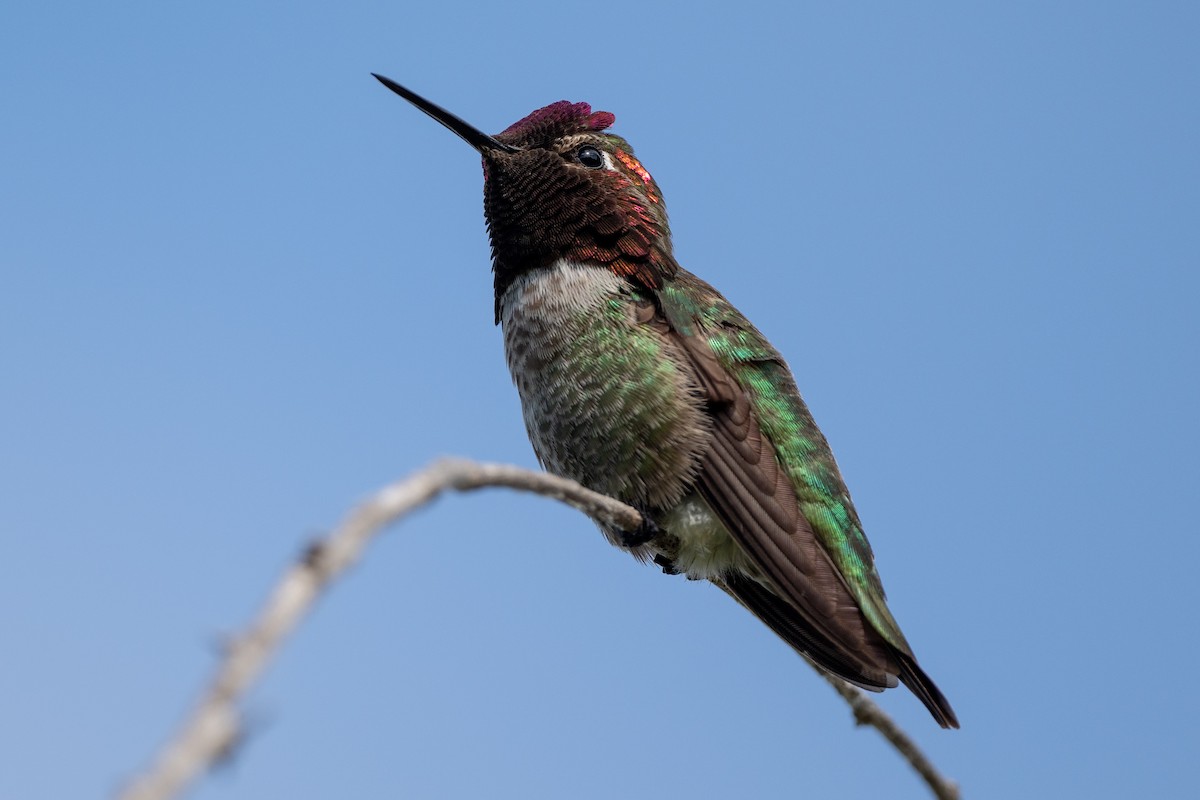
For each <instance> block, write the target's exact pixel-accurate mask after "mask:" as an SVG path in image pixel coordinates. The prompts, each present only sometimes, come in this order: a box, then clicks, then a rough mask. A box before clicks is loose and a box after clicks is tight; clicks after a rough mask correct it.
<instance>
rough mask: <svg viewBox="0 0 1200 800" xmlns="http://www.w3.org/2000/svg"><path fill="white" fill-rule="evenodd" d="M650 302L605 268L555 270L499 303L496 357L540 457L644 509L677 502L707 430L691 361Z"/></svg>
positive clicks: (528, 280)
mask: <svg viewBox="0 0 1200 800" xmlns="http://www.w3.org/2000/svg"><path fill="white" fill-rule="evenodd" d="M648 310H650V306H649V305H648V301H646V300H645V298H642V297H640V296H639V295H638V294H637V293H636V292H635V291H633V289H632V288H631V287H630V286H629V285H628V284H627V283H626V282H625V281H624V280H623V279H621V278H620V277H618V276H616V275H614V274H613V273H612V272H610V271H608V270H606V269H600V268H596V267H588V266H580V265H576V264H570V263H566V262H560V263H559V264H556V265H554V266H553V267H550V268H548V269H544V270H538V271H535V272H531V273H528V274H526V275H524V276H522V277H520V278H518V279H517V280H516V281H515V282H514V283H513V284H512V286H510V287H509V288H508V290H507V291H506V292H505V294H504V296H503V297H502V298H501V324H502V325H503V329H504V345H505V353H506V356H507V359H508V367H509V370H510V371H511V372H512V377H513V382H514V383H515V384H516V387H517V391H518V393H519V394H520V396H521V405H522V409H523V412H524V417H525V426H526V428H527V430H528V432H529V438H530V441H531V442H532V443H533V448H534V451H535V452H536V453H537V456H538V459H539V460H540V461H541V462H542V464H543V465H544V466H545V467H546V468H547V469H548V470H550V471H551V472H555V473H557V474H560V475H564V476H566V477H569V478H573V479H574V480H577V481H579V482H580V483H582V484H584V485H585V486H589V487H590V488H593V489H595V490H596V491H599V492H603V493H605V494H608V495H611V496H614V497H617V498H620V499H622V500H625V501H626V502H630V503H633V504H636V505H639V506H641V507H643V508H645V509H647V510H650V509H655V508H665V507H668V506H671V505H673V504H674V503H676V502H678V501H679V499H680V498H681V497H682V496H683V495H684V493H685V491H686V490H687V489H688V488H689V487H690V485H691V483H692V481H693V480H694V478H695V475H696V472H697V471H698V469H699V461H700V458H701V456H702V455H703V452H704V450H705V449H706V447H707V442H708V437H709V435H710V434H709V431H710V425H709V422H708V418H707V417H706V415H705V414H704V410H703V406H702V400H701V399H700V396H699V392H698V390H697V387H696V381H695V379H694V377H693V373H692V370H691V367H690V365H689V364H688V363H687V360H686V358H685V357H684V355H683V353H682V352H681V351H680V348H679V346H678V345H677V344H676V343H675V342H674V341H673V340H672V339H671V337H670V335H669V333H667V332H665V331H664V330H663V329H662V328H661V327H659V326H655V325H653V324H647V313H646V312H647V311H648Z"/></svg>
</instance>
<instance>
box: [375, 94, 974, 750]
mask: <svg viewBox="0 0 1200 800" xmlns="http://www.w3.org/2000/svg"><path fill="white" fill-rule="evenodd" d="M375 77H376V78H378V79H379V80H380V81H381V82H382V83H383V84H384V85H385V86H387V87H388V88H389V89H391V90H392V91H394V92H395V93H396V94H398V95H400V96H401V97H403V98H405V99H406V100H408V101H410V102H412V103H413V104H414V105H416V106H417V107H418V108H420V109H421V110H422V111H424V112H425V113H426V114H428V115H429V116H431V117H433V118H434V119H436V120H437V121H438V122H440V123H442V124H443V125H445V126H446V127H447V128H449V129H450V130H451V131H453V132H454V133H456V134H458V135H459V136H461V137H462V138H463V139H464V140H466V142H467V143H468V144H470V145H471V146H472V147H473V148H475V150H476V151H478V152H479V154H480V155H481V156H482V157H483V174H484V188H483V204H484V213H485V215H486V217H487V229H488V234H489V236H490V237H491V245H492V272H493V275H494V279H495V289H496V322H497V323H498V324H500V325H501V326H502V327H503V331H504V349H505V353H506V356H507V359H508V366H509V369H510V370H511V372H512V376H513V382H514V383H515V384H516V386H517V391H518V393H519V394H520V396H521V406H522V409H523V411H524V416H525V427H526V428H527V430H528V432H529V438H530V440H531V441H532V443H533V449H534V452H535V453H536V454H537V457H538V460H539V461H540V462H541V463H542V465H543V466H544V467H545V468H546V469H547V470H549V471H550V472H553V473H556V474H558V475H562V476H565V477H567V478H572V479H574V480H575V481H578V482H579V483H581V484H583V485H584V486H587V487H589V488H591V489H594V490H595V491H598V492H601V493H603V494H606V495H609V496H611V497H615V498H617V499H619V500H622V501H624V502H625V503H628V504H629V505H631V506H634V507H636V508H637V509H639V510H640V511H641V512H642V515H643V517H645V518H646V523H645V524H644V525H643V528H642V529H641V530H638V531H623V530H614V529H611V528H604V529H603V530H604V533H605V535H606V536H607V537H608V539H609V541H611V542H612V543H613V544H615V545H617V546H619V547H622V548H624V549H626V550H628V551H629V552H631V553H632V554H633V555H634V556H635V557H636V558H638V559H640V560H642V561H647V560H653V561H654V562H655V563H656V564H658V565H659V566H661V567H662V568H663V570H664V572H667V573H670V574H678V573H682V574H684V575H686V576H687V577H689V578H692V579H706V580H708V581H711V582H712V583H714V584H716V585H717V586H719V587H720V588H721V589H723V590H724V591H726V592H727V593H729V594H730V595H731V596H732V597H733V598H734V599H735V600H737V601H738V602H739V603H741V604H742V605H743V606H745V607H746V608H747V609H749V610H750V611H751V612H752V613H754V614H755V615H756V616H757V617H758V618H759V619H761V620H762V621H763V622H765V623H766V624H767V626H769V627H770V628H771V629H772V630H773V631H775V633H776V634H778V635H779V636H780V638H782V639H783V640H784V641H785V642H787V643H788V644H789V645H791V646H792V647H793V648H795V649H796V650H797V651H799V652H800V653H801V654H803V655H805V656H807V657H808V658H810V659H811V660H812V661H814V662H816V663H817V664H819V665H820V666H821V667H823V668H824V669H826V670H828V671H829V672H831V673H833V674H834V675H837V676H839V677H841V678H844V679H845V680H847V681H850V682H851V683H854V684H856V685H858V686H861V687H863V688H865V689H871V690H875V691H879V690H881V689H884V688H888V687H892V686H895V685H896V682H897V678H899V680H901V681H903V682H904V683H905V684H906V685H907V686H908V687H909V688H910V689H911V690H912V691H913V692H914V693H915V694H916V695H917V697H919V698H920V700H921V702H923V703H924V704H925V706H926V707H927V708H928V709H929V711H930V713H931V714H933V717H934V719H936V720H937V721H938V723H939V724H940V725H942V727H948V728H957V727H958V720H957V718H956V717H955V715H954V711H953V710H952V709H951V708H950V703H949V702H948V701H947V700H946V698H945V697H944V696H943V695H942V693H941V692H940V691H939V690H938V688H937V686H936V685H934V683H933V681H932V680H930V678H929V676H928V675H926V674H925V672H924V671H923V670H922V669H921V668H920V666H918V665H917V661H916V658H915V657H914V656H913V651H912V648H911V647H909V645H908V642H907V641H905V639H904V635H903V634H902V633H901V632H900V627H899V625H897V624H896V621H895V619H893V618H892V614H891V612H890V611H889V610H888V607H887V604H886V602H885V600H884V592H883V585H882V584H881V583H880V580H879V575H878V574H877V573H876V571H875V564H874V558H873V556H872V554H871V546H870V544H869V543H868V542H867V537H866V535H865V534H864V533H863V529H862V525H861V523H860V522H859V519H858V514H857V512H855V510H854V505H853V504H852V503H851V501H850V494H849V492H848V491H847V489H846V485H845V483H844V482H843V481H842V476H841V474H840V473H839V472H838V468H837V464H836V463H835V461H834V458H833V453H832V452H831V451H830V449H829V444H828V443H827V442H826V441H825V437H824V436H823V435H822V434H821V431H820V430H819V429H818V428H817V425H816V423H815V422H814V421H813V418H812V415H811V414H810V413H809V411H808V407H807V406H806V405H805V404H804V401H803V400H802V399H801V397H800V392H799V391H798V390H797V389H796V383H795V380H794V379H793V377H792V374H791V372H790V370H789V369H788V367H787V365H786V364H785V363H784V361H783V358H782V357H781V356H780V355H779V353H778V352H776V351H775V348H773V347H772V346H771V345H770V343H769V342H767V340H766V338H765V337H764V336H763V335H762V334H761V333H759V332H758V329H757V328H755V327H754V326H753V325H752V324H750V322H749V320H747V319H746V318H745V317H744V316H742V314H741V313H740V312H739V311H738V310H737V309H736V308H734V307H733V306H732V305H731V304H730V303H729V301H728V300H726V299H725V298H724V297H722V296H721V294H720V293H719V292H718V291H717V290H716V289H714V288H713V287H711V286H709V285H708V284H707V283H705V282H704V281H702V280H700V279H699V278H697V277H696V276H695V275H692V274H691V273H690V272H688V271H687V270H685V269H683V268H682V267H681V266H679V264H678V263H677V262H676V261H675V258H674V256H673V255H672V253H671V233H670V229H669V227H668V225H667V212H666V208H665V207H664V205H663V199H662V192H660V191H659V188H658V185H657V184H656V183H655V181H654V179H653V178H652V177H650V173H649V172H647V171H646V168H645V167H643V166H642V164H641V163H640V162H639V161H638V160H637V158H636V157H635V156H634V154H633V149H632V148H631V147H630V146H629V143H628V142H626V141H625V140H624V139H622V138H621V137H620V136H615V135H613V134H611V133H606V132H605V131H606V130H607V129H608V128H609V126H611V125H612V124H613V122H614V119H615V118H614V117H613V115H612V114H610V113H608V112H606V111H595V112H593V111H592V109H591V106H589V105H588V104H587V103H569V102H567V101H565V100H563V101H560V102H557V103H552V104H551V105H548V106H546V107H545V108H541V109H538V110H537V111H534V112H533V113H532V114H530V115H529V116H527V117H525V118H524V119H522V120H520V121H518V122H516V123H514V124H512V125H510V126H509V127H508V128H507V129H506V130H505V131H504V132H503V133H500V134H497V135H496V136H488V135H487V134H485V133H482V132H481V131H479V130H478V129H477V128H475V127H473V126H471V125H469V124H468V123H466V122H464V121H463V120H461V119H459V118H458V117H457V116H455V115H454V114H451V113H450V112H448V111H446V110H445V109H443V108H441V107H439V106H437V105H435V104H433V103H431V102H429V101H428V100H426V99H424V98H423V97H421V96H419V95H417V94H415V93H413V92H411V91H409V90H408V89H406V88H404V87H403V86H400V85H399V84H397V83H395V82H394V81H391V80H389V79H387V78H384V77H382V76H380V75H376V76H375Z"/></svg>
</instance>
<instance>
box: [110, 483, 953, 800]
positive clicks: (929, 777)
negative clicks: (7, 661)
mask: <svg viewBox="0 0 1200 800" xmlns="http://www.w3.org/2000/svg"><path fill="white" fill-rule="evenodd" d="M486 487H507V488H510V489H517V490H519V491H526V492H532V493H534V494H538V495H541V496H543V497H550V498H553V499H555V500H558V501H560V502H563V503H566V504H567V505H569V506H571V507H572V508H575V509H577V510H579V511H582V512H583V513H584V514H587V515H588V516H589V517H591V518H592V519H595V520H597V521H598V522H602V523H605V524H607V525H609V526H611V527H615V528H619V529H624V530H634V529H636V528H637V527H638V526H639V525H640V524H641V521H642V517H641V515H640V514H639V513H638V512H637V511H636V510H635V509H633V508H630V507H629V506H627V505H625V504H623V503H620V502H618V501H617V500H614V499H612V498H611V497H606V496H604V495H602V494H597V493H596V492H593V491H591V490H590V489H585V488H584V487H582V486H580V485H579V484H577V483H575V482H574V481H570V480H567V479H565V478H559V477H556V476H554V475H549V474H547V473H544V472H532V471H530V470H526V469H521V468H519V467H513V466H508V465H505V464H481V463H478V462H475V461H466V460H461V459H443V460H440V461H437V462H435V463H433V464H432V465H430V466H429V467H426V468H425V469H423V470H421V471H420V472H417V473H416V474H414V475H412V476H410V477H408V478H406V479H404V480H401V481H398V482H396V483H394V484H392V485H390V486H388V487H386V488H385V489H383V490H382V491H380V492H379V493H378V494H376V495H375V496H374V497H372V498H370V499H369V500H367V501H366V502H364V503H362V504H361V505H359V506H358V507H357V508H356V509H354V510H353V511H352V512H351V513H350V515H349V516H348V517H347V518H346V519H345V521H343V522H342V524H341V525H340V526H338V528H337V529H336V530H334V531H333V533H331V534H330V535H329V536H327V537H326V538H324V539H322V540H320V541H318V542H315V543H314V544H313V545H311V546H310V547H309V548H308V549H306V550H305V552H304V553H303V554H302V556H301V557H300V558H299V559H298V560H297V561H296V563H294V564H292V566H291V567H290V568H289V569H288V570H287V571H286V572H285V573H284V575H283V578H282V579H281V580H280V581H279V583H278V584H277V585H276V587H275V590H274V591H273V592H272V593H271V595H270V597H269V598H268V599H267V602H266V604H265V605H264V606H263V608H262V610H261V611H260V612H259V614H258V616H257V617H256V618H255V619H254V621H253V622H251V624H250V626H249V627H248V628H247V629H246V630H245V631H244V632H243V633H242V634H240V635H239V636H237V637H235V638H234V639H233V640H232V641H230V642H229V644H228V647H227V649H226V652H225V656H224V658H223V660H222V661H221V663H220V664H219V665H218V669H217V673H216V675H215V676H214V677H213V680H212V682H211V683H210V685H209V687H208V689H207V691H205V693H204V695H203V696H202V697H201V698H200V701H199V702H198V703H197V704H196V707H195V708H194V709H193V710H192V713H191V714H190V715H189V716H188V717H187V719H186V720H184V723H183V725H182V727H181V728H180V729H179V730H178V731H177V732H176V734H175V736H174V737H173V738H172V739H170V740H169V741H168V742H167V743H166V744H165V745H164V746H163V748H162V750H161V751H160V752H159V754H158V757H157V758H156V760H155V761H154V763H153V764H152V765H151V766H150V768H149V769H148V770H146V771H145V772H144V773H143V774H141V775H139V776H137V777H136V778H135V779H134V780H133V781H131V782H130V783H129V785H128V786H127V787H126V788H125V789H124V790H123V791H122V792H121V793H120V795H119V796H118V798H119V800H169V798H174V797H177V796H179V794H180V793H181V792H182V791H183V790H184V789H186V788H187V787H188V786H189V785H190V784H191V783H192V782H194V781H195V780H196V779H197V778H199V777H200V776H201V775H202V774H203V773H205V772H207V771H208V770H209V769H211V768H212V767H213V766H214V765H216V764H217V763H219V762H220V761H221V760H222V759H223V758H225V757H226V756H227V755H228V754H229V752H230V751H232V750H233V749H234V748H235V747H236V746H237V744H238V742H239V740H240V738H241V736H242V733H243V731H242V723H241V719H240V713H239V705H240V703H241V700H242V698H243V697H244V696H245V695H246V693H247V692H248V691H249V689H250V687H251V686H252V685H253V684H254V682H255V680H256V679H257V678H258V677H259V675H261V674H262V672H263V670H264V669H265V668H266V666H267V664H268V663H269V662H270V660H271V658H272V657H273V656H274V655H275V654H276V652H277V651H278V650H279V648H280V646H281V645H282V644H283V641H284V639H286V638H287V636H288V634H289V633H291V632H292V630H293V629H294V628H295V627H296V625H297V624H298V623H299V622H300V620H301V619H303V618H304V616H305V614H307V613H308V612H309V610H310V609H311V608H312V607H313V605H314V604H315V602H316V601H317V599H318V598H319V597H320V596H321V594H322V592H323V590H324V589H325V587H326V586H327V585H328V584H329V583H330V582H331V581H333V580H334V579H335V578H337V577H338V576H339V575H341V574H342V573H343V572H345V571H346V570H347V569H349V568H350V567H351V566H353V565H354V564H355V563H357V561H358V560H359V559H360V558H361V557H362V555H363V552H364V550H365V549H366V546H367V544H368V543H369V542H370V541H371V539H372V538H374V537H375V536H376V535H377V534H379V533H380V532H381V531H382V530H383V529H384V528H385V527H386V526H387V525H389V524H391V523H393V522H395V521H397V520H399V519H401V518H402V517H404V516H406V515H407V514H409V513H411V512H412V511H414V510H416V509H417V508H420V507H421V506H423V505H425V504H427V503H429V502H431V501H432V500H434V499H435V498H437V496H438V495H440V494H442V493H443V492H445V491H446V490H449V489H453V490H455V491H460V492H465V491H471V490H473V489H483V488H486ZM821 674H822V675H825V677H826V679H827V680H829V682H830V683H831V684H833V686H834V688H835V689H837V691H838V693H839V694H841V695H842V697H844V698H845V699H846V701H847V702H848V703H850V707H851V709H852V710H853V711H854V717H855V720H856V721H857V722H858V723H859V724H860V725H871V726H873V727H875V728H877V729H878V730H879V731H880V733H882V734H883V735H884V737H885V738H886V739H887V740H888V741H889V742H891V743H892V744H893V745H894V746H895V747H896V749H897V750H898V751H899V752H900V754H901V755H902V756H903V757H904V758H905V759H906V760H907V761H908V762H909V763H910V764H911V765H912V766H913V768H914V769H915V770H916V771H917V772H918V773H919V774H920V775H921V777H922V778H924V779H925V781H926V783H928V784H929V787H930V789H932V790H933V793H934V795H935V796H936V797H938V798H939V800H957V798H958V788H957V786H955V784H954V783H953V782H951V781H948V780H946V779H945V778H943V777H942V776H941V775H939V774H938V772H937V771H936V770H935V769H934V768H933V765H932V764H931V763H930V762H929V760H928V759H927V758H926V757H925V755H924V754H923V753H922V752H921V751H920V750H919V749H918V748H917V746H916V744H915V743H914V742H913V741H912V740H911V739H910V738H909V737H908V736H907V734H905V733H904V732H903V731H901V730H900V729H899V728H898V727H897V726H896V724H895V722H893V721H892V719H891V718H890V717H888V716H887V715H886V714H885V713H884V712H883V711H882V709H880V708H879V707H878V706H877V705H876V704H875V703H873V702H872V701H871V700H869V699H867V698H866V697H865V696H863V695H862V693H861V692H859V691H858V690H856V689H854V688H852V687H850V686H847V685H846V684H845V683H843V682H842V681H841V680H839V679H838V678H834V677H832V676H829V675H826V674H825V673H824V672H822V673H821Z"/></svg>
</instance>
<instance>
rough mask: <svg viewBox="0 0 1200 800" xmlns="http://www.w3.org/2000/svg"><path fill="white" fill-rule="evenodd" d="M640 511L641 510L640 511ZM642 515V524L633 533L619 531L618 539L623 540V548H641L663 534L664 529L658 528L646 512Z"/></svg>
mask: <svg viewBox="0 0 1200 800" xmlns="http://www.w3.org/2000/svg"><path fill="white" fill-rule="evenodd" d="M639 510H640V509H639ZM641 514H642V524H641V525H639V526H637V527H636V528H634V529H633V530H631V531H619V532H618V533H617V537H618V538H619V539H620V540H621V546H622V547H627V548H629V549H631V550H632V549H633V548H635V547H641V546H642V545H644V544H646V543H647V542H649V541H651V540H652V539H654V538H656V537H657V536H658V535H659V534H661V533H662V532H663V530H662V528H660V527H658V523H656V522H655V521H654V520H652V519H650V515H649V514H647V513H646V512H645V511H642V512H641Z"/></svg>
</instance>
